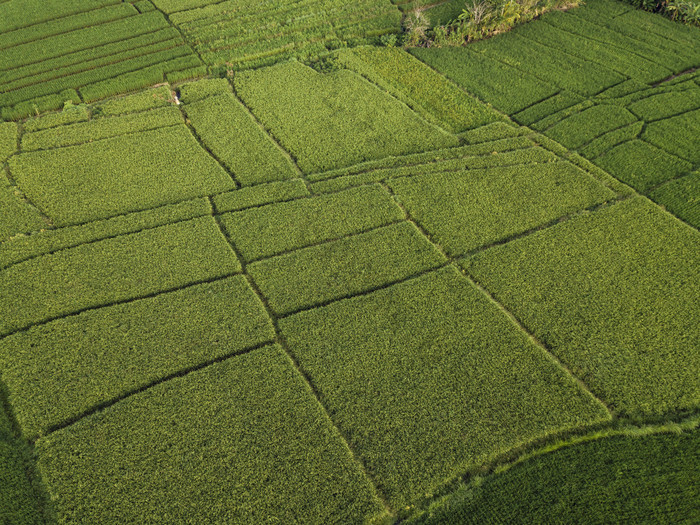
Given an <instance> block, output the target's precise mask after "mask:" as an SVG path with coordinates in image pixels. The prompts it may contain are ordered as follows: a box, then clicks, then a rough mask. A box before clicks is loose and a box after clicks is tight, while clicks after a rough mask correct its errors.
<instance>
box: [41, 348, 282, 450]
mask: <svg viewBox="0 0 700 525" xmlns="http://www.w3.org/2000/svg"><path fill="white" fill-rule="evenodd" d="M272 344H274V340H272V339H268V340H266V341H263V342H261V343H257V344H255V345H252V346H249V347H246V348H243V349H241V350H237V351H234V352H229V353H227V354H224V355H221V356H218V357H215V358H213V359H208V360H206V361H203V362H201V363H197V364H195V365H192V366H189V367H186V368H183V369H181V370H178V371H176V372H172V373H170V374H167V375H165V376H163V377H161V378H159V379H156V380H153V381H151V382H149V383H147V384H145V385H142V386H140V387H137V388H133V389H131V390H128V391H126V392H123V393H122V394H120V395H118V396H115V397H113V398H111V399H108V400H105V401H102V402H101V403H98V404H96V405H94V406H92V407H91V408H89V409H88V410H85V411H83V412H82V413H80V414H78V415H76V416H73V417H70V418H68V419H65V420H64V421H62V422H60V423H55V424H53V425H51V426H49V427H48V428H47V429H46V431H45V432H44V433H43V434H42V435H41V436H37V437H35V438H34V439H33V442H36V441H37V440H38V439H41V438H43V437H46V436H49V435H51V434H53V433H54V432H58V431H60V430H65V429H67V428H70V427H71V426H73V425H74V424H76V423H78V422H79V421H81V420H83V419H85V418H87V417H90V416H92V415H94V414H96V413H98V412H101V411H103V410H105V409H107V408H110V407H112V406H114V405H116V404H118V403H120V402H121V401H124V400H126V399H129V398H130V397H132V396H135V395H137V394H141V393H143V392H146V391H148V390H150V389H151V388H153V387H155V386H158V385H160V384H162V383H166V382H168V381H171V380H173V379H177V378H181V377H185V376H187V375H189V374H191V373H193V372H197V371H199V370H203V369H205V368H208V367H210V366H212V365H215V364H217V363H221V362H223V361H227V360H229V359H234V358H236V357H239V356H242V355H245V354H249V353H251V352H254V351H256V350H259V349H261V348H265V347H266V346H271V345H272Z"/></svg>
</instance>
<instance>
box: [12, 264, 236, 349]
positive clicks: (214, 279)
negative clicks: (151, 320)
mask: <svg viewBox="0 0 700 525" xmlns="http://www.w3.org/2000/svg"><path fill="white" fill-rule="evenodd" d="M236 275H241V272H240V271H238V272H233V273H229V274H226V275H221V276H219V277H212V278H209V279H200V280H197V281H193V282H190V283H187V284H183V285H180V286H174V287H172V288H166V289H164V290H158V291H157V292H152V293H147V294H144V295H139V296H136V297H130V298H127V299H118V300H116V301H110V302H107V303H104V304H98V305H95V306H88V307H85V308H81V309H79V310H75V311H73V312H68V313H65V314H61V315H55V316H52V317H49V318H47V319H44V320H43V321H37V322H34V323H29V324H27V325H25V326H23V327H21V328H16V329H14V330H12V331H10V332H7V333H4V334H0V341H2V340H3V339H6V338H8V337H12V336H13V335H15V334H18V333H21V332H27V331H29V330H31V329H32V328H36V327H38V326H44V325H47V324H49V323H52V322H54V321H60V320H61V319H66V318H69V317H76V316H78V315H80V314H84V313H85V312H92V311H93V310H101V309H102V308H109V307H110V306H118V305H120V304H128V303H133V302H135V301H141V300H143V299H152V298H154V297H158V296H159V295H164V294H168V293H172V292H178V291H180V290H186V289H188V288H192V287H193V286H199V285H202V284H209V283H215V282H218V281H223V280H225V279H229V278H231V277H235V276H236Z"/></svg>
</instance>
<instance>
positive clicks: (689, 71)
mask: <svg viewBox="0 0 700 525" xmlns="http://www.w3.org/2000/svg"><path fill="white" fill-rule="evenodd" d="M698 69H700V66H695V67H691V68H690V69H686V70H685V71H681V72H680V73H676V74H674V75H671V76H670V77H666V78H664V79H663V80H661V81H659V82H657V83H656V84H652V85H651V87H653V88H656V87H661V86H662V84H664V83H666V82H670V81H671V80H674V79H676V78H678V77H682V76H684V75H691V74H693V73H695V72H696V71H697V70H698Z"/></svg>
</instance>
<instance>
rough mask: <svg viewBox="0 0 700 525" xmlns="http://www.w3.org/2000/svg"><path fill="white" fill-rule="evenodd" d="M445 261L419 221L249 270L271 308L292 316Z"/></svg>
mask: <svg viewBox="0 0 700 525" xmlns="http://www.w3.org/2000/svg"><path fill="white" fill-rule="evenodd" d="M319 261H323V263H322V264H319ZM446 262H447V261H446V259H445V257H444V256H443V255H442V254H440V252H439V251H438V250H437V249H436V248H435V247H434V246H432V245H431V244H430V243H429V242H428V241H427V240H426V238H425V237H424V236H423V235H422V234H421V233H420V232H419V231H418V229H417V228H416V227H415V226H414V225H412V224H410V223H406V222H402V223H398V224H393V225H390V226H386V227H384V228H380V229H377V230H373V231H370V232H367V233H362V234H359V235H356V236H353V237H348V238H345V239H341V240H338V241H333V242H329V243H325V244H321V245H319V246H311V247H309V248H303V249H301V250H298V251H295V252H292V253H288V254H285V255H280V256H277V257H272V258H271V259H265V260H263V261H259V262H255V263H252V264H251V265H249V266H248V267H247V271H248V273H249V274H250V275H251V277H253V279H254V280H255V283H256V284H257V285H258V286H259V288H260V290H261V292H262V293H263V295H265V297H266V298H267V300H268V302H269V304H270V307H271V308H272V310H273V311H274V312H275V313H277V314H288V313H290V312H293V311H296V310H300V309H302V308H308V307H311V306H314V305H318V304H322V303H324V302H327V301H330V300H334V299H339V298H342V297H348V296H351V295H355V294H358V293H361V292H365V291H367V290H371V289H373V288H377V287H380V286H383V285H386V284H388V283H391V282H395V281H400V280H402V279H406V278H407V277H411V276H414V275H416V274H419V273H421V272H424V271H426V270H430V269H432V268H435V267H438V266H440V265H442V264H444V263H446Z"/></svg>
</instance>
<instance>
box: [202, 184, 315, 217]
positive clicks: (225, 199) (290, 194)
mask: <svg viewBox="0 0 700 525" xmlns="http://www.w3.org/2000/svg"><path fill="white" fill-rule="evenodd" d="M310 195H311V194H310V193H309V190H308V189H307V187H306V184H305V183H304V181H303V180H301V179H292V180H286V181H279V182H270V183H269V184H258V185H257V186H253V187H249V188H241V189H239V190H234V191H227V192H226V193H220V194H219V195H214V196H213V197H212V202H213V203H214V206H216V210H217V211H218V212H219V213H224V212H228V211H238V210H244V209H246V208H253V207H256V206H263V205H265V204H272V203H275V202H282V201H289V200H294V199H298V198H301V197H308V196H310Z"/></svg>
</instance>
